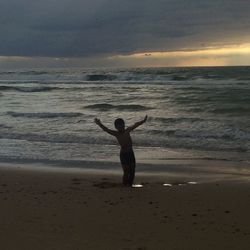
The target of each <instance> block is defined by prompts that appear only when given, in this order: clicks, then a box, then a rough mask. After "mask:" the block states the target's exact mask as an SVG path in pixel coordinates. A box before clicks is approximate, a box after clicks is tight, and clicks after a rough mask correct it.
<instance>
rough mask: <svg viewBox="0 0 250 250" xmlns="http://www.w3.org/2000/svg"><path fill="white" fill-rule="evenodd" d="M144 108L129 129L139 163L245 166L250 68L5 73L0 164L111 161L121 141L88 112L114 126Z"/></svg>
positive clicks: (0, 95)
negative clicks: (212, 162) (197, 162)
mask: <svg viewBox="0 0 250 250" xmlns="http://www.w3.org/2000/svg"><path fill="white" fill-rule="evenodd" d="M146 114H147V115H148V117H149V118H148V121H147V123H146V124H143V125H142V126H140V127H139V128H137V129H136V130H135V131H134V132H132V138H133V142H134V149H135V154H136V159H137V162H138V163H139V164H140V163H141V165H143V164H144V165H145V166H146V164H151V165H150V166H151V167H152V166H158V165H159V164H160V165H161V170H164V166H169V164H167V163H169V161H170V160H178V161H184V162H188V161H190V160H192V161H194V160H202V159H203V160H223V161H237V162H245V163H249V155H250V67H209V68H132V69H127V68H126V69H121V68H120V69H79V68H74V69H36V70H11V71H6V70H2V71H0V162H1V161H2V162H6V161H8V162H12V161H13V162H38V163H39V162H43V163H45V164H46V163H48V164H51V163H57V164H59V165H64V166H66V167H70V166H76V165H77V166H78V167H90V168H91V167H94V166H99V167H100V168H102V169H106V168H109V167H110V166H111V165H112V164H110V163H113V165H112V166H114V167H117V166H119V147H118V145H117V141H116V139H115V138H113V137H112V136H110V135H108V134H105V132H103V131H102V130H101V129H100V128H99V127H97V125H96V124H95V123H94V122H93V120H94V118H95V117H97V118H100V119H101V121H102V122H103V123H104V125H106V126H107V127H109V128H111V129H114V125H113V122H114V120H115V119H116V118H118V117H121V118H123V119H124V120H125V122H126V125H132V124H133V123H134V122H137V121H139V120H141V119H143V118H144V116H145V115H146ZM87 163H88V164H87ZM97 163H98V164H97ZM154 169H157V167H155V168H154Z"/></svg>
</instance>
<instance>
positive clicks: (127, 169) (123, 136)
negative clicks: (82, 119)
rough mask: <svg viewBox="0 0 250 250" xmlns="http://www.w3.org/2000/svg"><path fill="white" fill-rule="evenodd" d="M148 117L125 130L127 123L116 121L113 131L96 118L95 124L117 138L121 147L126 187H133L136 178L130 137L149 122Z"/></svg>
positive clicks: (119, 119)
mask: <svg viewBox="0 0 250 250" xmlns="http://www.w3.org/2000/svg"><path fill="white" fill-rule="evenodd" d="M147 118H148V116H147V115H146V116H145V118H144V119H143V120H141V121H139V122H136V123H135V124H134V125H132V126H130V127H127V128H125V122H124V120H123V119H121V118H118V119H116V120H115V122H114V125H115V128H116V130H111V129H109V128H107V127H106V126H104V125H103V124H102V123H101V121H100V119H97V118H95V123H96V124H97V125H98V126H99V127H100V128H101V129H103V130H104V131H105V132H107V133H109V134H111V135H113V136H115V137H116V139H117V141H118V143H119V144H120V146H121V150H120V160H121V164H122V168H123V184H124V185H125V186H130V187H131V186H132V185H133V182H134V177H135V165H136V163H135V155H134V151H133V144H132V139H131V137H130V132H131V131H132V130H134V129H135V128H137V127H139V126H140V125H142V124H143V123H144V122H146V121H147Z"/></svg>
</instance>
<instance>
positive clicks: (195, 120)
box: [150, 117, 204, 123]
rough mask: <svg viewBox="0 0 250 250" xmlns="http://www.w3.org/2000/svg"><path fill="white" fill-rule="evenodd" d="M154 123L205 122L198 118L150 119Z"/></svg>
mask: <svg viewBox="0 0 250 250" xmlns="http://www.w3.org/2000/svg"><path fill="white" fill-rule="evenodd" d="M150 119H152V120H154V121H159V122H162V123H181V122H199V121H204V119H201V118H198V117H152V118H150Z"/></svg>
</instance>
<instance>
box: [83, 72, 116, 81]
mask: <svg viewBox="0 0 250 250" xmlns="http://www.w3.org/2000/svg"><path fill="white" fill-rule="evenodd" d="M116 78H117V77H116V76H115V75H111V74H90V75H87V76H86V80H87V81H107V80H109V81H112V80H115V79H116Z"/></svg>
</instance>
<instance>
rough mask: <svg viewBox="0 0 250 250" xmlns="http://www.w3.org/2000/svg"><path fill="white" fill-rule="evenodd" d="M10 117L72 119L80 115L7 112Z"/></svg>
mask: <svg viewBox="0 0 250 250" xmlns="http://www.w3.org/2000/svg"><path fill="white" fill-rule="evenodd" d="M6 114H7V115H9V116H12V117H26V118H59V117H65V118H67V117H68V118H72V117H79V116H82V113H47V112H45V113H19V112H12V111H9V112H7V113H6Z"/></svg>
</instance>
